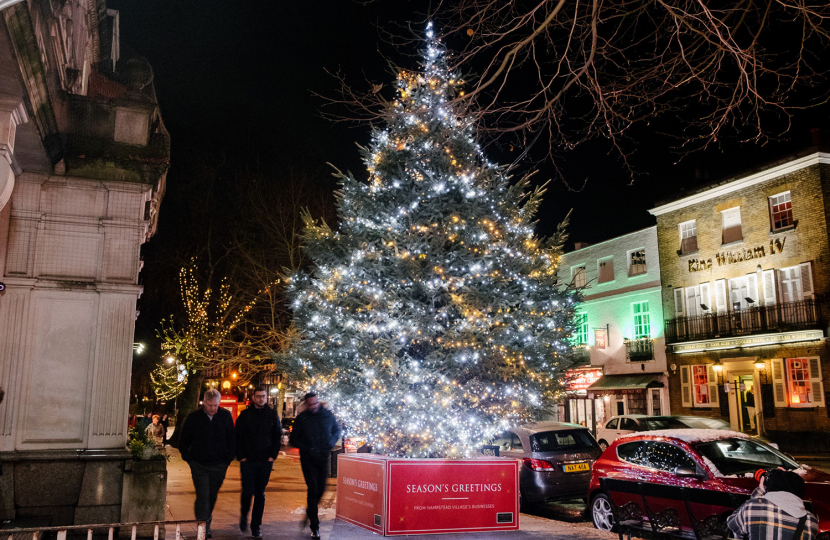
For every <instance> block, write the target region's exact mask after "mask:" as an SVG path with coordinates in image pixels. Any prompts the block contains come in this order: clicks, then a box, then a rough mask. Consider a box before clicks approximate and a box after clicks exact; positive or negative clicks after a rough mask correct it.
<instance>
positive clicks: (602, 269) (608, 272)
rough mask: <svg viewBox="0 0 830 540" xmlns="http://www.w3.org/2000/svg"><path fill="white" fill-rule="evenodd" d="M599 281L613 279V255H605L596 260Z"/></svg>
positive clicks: (606, 281) (604, 281) (605, 281)
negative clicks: (603, 257)
mask: <svg viewBox="0 0 830 540" xmlns="http://www.w3.org/2000/svg"><path fill="white" fill-rule="evenodd" d="M597 267H598V270H599V280H598V282H599V283H608V282H609V281H614V257H606V258H605V259H600V260H598V261H597Z"/></svg>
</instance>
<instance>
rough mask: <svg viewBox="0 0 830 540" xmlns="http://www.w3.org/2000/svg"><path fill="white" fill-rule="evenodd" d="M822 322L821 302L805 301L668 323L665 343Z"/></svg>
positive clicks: (770, 331)
mask: <svg viewBox="0 0 830 540" xmlns="http://www.w3.org/2000/svg"><path fill="white" fill-rule="evenodd" d="M820 323H821V311H820V310H819V303H818V300H802V301H800V302H788V303H785V304H774V305H771V306H759V307H753V308H749V309H739V310H735V311H727V312H722V313H709V314H706V315H700V316H697V317H677V318H676V319H669V320H667V321H666V342H667V343H679V342H683V341H698V340H703V339H714V338H723V337H735V336H748V335H751V334H768V333H773V332H788V331H791V330H805V329H808V328H815V327H817V326H819V324H820Z"/></svg>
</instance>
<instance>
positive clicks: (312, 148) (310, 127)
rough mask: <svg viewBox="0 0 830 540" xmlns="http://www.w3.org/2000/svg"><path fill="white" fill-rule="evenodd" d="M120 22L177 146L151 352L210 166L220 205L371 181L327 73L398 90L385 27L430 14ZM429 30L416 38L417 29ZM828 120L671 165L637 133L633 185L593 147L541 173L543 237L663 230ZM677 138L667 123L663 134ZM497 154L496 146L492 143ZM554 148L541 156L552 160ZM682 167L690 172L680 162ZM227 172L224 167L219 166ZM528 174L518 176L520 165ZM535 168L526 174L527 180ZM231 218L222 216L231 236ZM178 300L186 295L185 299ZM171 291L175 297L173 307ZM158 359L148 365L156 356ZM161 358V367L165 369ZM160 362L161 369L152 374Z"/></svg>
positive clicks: (214, 2)
mask: <svg viewBox="0 0 830 540" xmlns="http://www.w3.org/2000/svg"><path fill="white" fill-rule="evenodd" d="M108 4H109V7H110V8H113V9H118V10H120V14H121V20H120V24H121V42H122V47H130V48H131V49H133V50H134V51H135V52H137V53H138V54H140V55H142V56H144V57H145V58H147V59H148V60H149V62H150V64H151V65H152V67H153V70H154V73H155V88H156V92H157V94H158V99H159V103H160V107H161V112H162V117H163V119H164V122H165V124H166V126H167V129H168V131H169V132H170V135H171V140H172V156H171V167H170V171H169V174H168V177H167V183H168V184H167V185H168V191H167V194H166V196H165V199H164V202H163V204H162V206H161V214H160V221H159V232H158V233H157V234H156V236H155V237H154V238H153V239H152V240H151V241H150V242H149V244H147V245H145V247H144V249H143V256H144V260H145V267H144V271H143V272H142V284H143V285H144V287H145V293H144V295H143V296H142V298H141V300H140V302H139V309H140V310H141V313H142V314H141V316H140V317H139V320H138V322H137V339H139V340H142V341H145V342H152V341H156V340H154V339H153V336H154V330H155V328H157V327H158V320H159V319H160V318H161V317H165V316H167V315H169V314H170V312H171V309H172V308H171V302H175V300H176V299H175V298H170V294H169V291H170V290H171V289H170V288H169V287H163V286H162V285H165V284H166V285H169V284H170V283H175V281H176V279H177V278H176V276H177V271H178V268H179V266H180V263H181V261H182V260H183V257H186V256H188V255H187V253H186V252H187V245H186V242H183V241H182V240H183V236H182V235H183V231H187V230H193V229H194V228H198V227H199V226H200V225H201V224H200V223H199V220H200V219H204V216H199V214H198V213H195V212H193V210H192V208H191V201H192V198H193V194H194V193H195V192H198V191H199V190H203V189H206V188H205V187H204V185H202V184H201V183H200V178H201V175H202V174H203V171H204V169H203V165H204V163H210V164H212V166H213V167H214V170H217V169H218V171H219V172H218V174H217V180H216V181H215V182H213V183H211V185H210V187H209V189H211V190H213V192H214V196H215V197H216V198H218V199H219V200H221V197H222V196H223V193H225V192H227V191H229V190H228V188H229V186H228V185H227V184H226V183H227V182H230V181H231V178H232V176H233V172H234V171H237V170H240V169H244V168H246V167H255V168H264V169H271V170H281V169H287V168H302V169H305V170H307V171H308V172H309V173H310V174H313V175H320V177H321V178H322V181H323V182H329V183H330V184H331V186H332V188H334V187H335V181H334V179H329V178H330V177H329V176H328V169H327V168H326V165H325V163H326V162H331V163H332V164H334V165H336V166H337V167H338V168H340V169H342V170H347V169H348V170H351V171H352V172H354V173H355V175H356V176H358V177H365V176H366V172H365V169H364V168H363V166H362V164H361V162H360V159H359V155H358V153H357V148H356V147H355V142H357V143H360V144H368V142H369V127H368V126H367V125H346V124H333V123H332V122H330V121H328V120H326V119H324V118H322V117H321V115H320V108H321V106H322V105H323V101H322V100H321V99H320V98H319V97H315V96H314V95H313V92H316V93H320V94H325V95H332V96H333V95H334V90H335V88H336V84H335V80H334V79H333V78H332V77H331V76H329V75H327V74H326V72H325V70H326V69H328V70H330V71H342V72H343V73H344V74H345V75H346V76H347V79H348V80H349V81H351V82H353V83H354V84H355V85H357V86H361V87H363V86H365V80H366V79H367V78H368V79H370V80H372V81H374V82H379V83H384V84H386V85H387V86H386V87H385V88H387V89H388V85H389V83H391V82H392V80H393V75H392V73H391V71H390V69H389V67H388V64H387V62H386V58H388V59H390V60H392V61H394V62H396V63H398V64H400V65H402V66H404V67H414V65H413V60H412V58H411V57H410V56H408V55H411V54H413V53H415V52H416V51H414V50H407V51H400V50H395V49H394V48H393V47H392V46H391V45H389V44H387V43H385V42H384V41H383V40H382V39H381V38H380V36H379V33H378V29H377V26H378V25H379V24H381V25H384V26H385V27H389V26H390V24H392V23H391V22H390V21H393V22H396V23H398V24H401V25H405V24H406V22H407V21H409V20H411V21H415V22H417V21H422V20H423V17H422V16H421V15H419V14H418V11H419V10H420V9H423V6H425V5H426V3H425V2H407V1H405V0H377V1H375V2H372V3H369V4H367V5H364V4H360V3H356V2H352V1H349V0H295V1H285V0H282V1H279V0H246V1H245V2H239V1H234V0H117V1H116V0H110V1H109V2H108ZM421 27H422V26H414V27H413V28H414V29H420V28H421ZM828 117H830V115H829V114H828V108H824V109H821V110H813V111H810V112H809V113H807V114H804V115H802V116H800V117H798V118H796V122H795V123H794V125H793V128H792V129H791V130H790V132H789V134H787V135H786V137H787V140H785V141H782V142H780V143H774V144H772V143H771V144H768V145H766V146H765V147H763V148H759V147H756V146H752V145H739V144H734V143H730V142H729V141H726V142H724V143H720V145H718V146H717V147H712V148H710V149H709V150H708V151H706V152H699V153H696V154H693V155H690V156H686V157H684V158H683V159H682V160H681V159H680V156H679V155H677V154H675V153H673V152H672V151H671V149H670V145H668V144H667V141H669V139H667V138H666V137H664V136H662V135H661V134H660V131H661V127H660V126H659V125H656V124H655V125H649V126H639V127H638V128H637V129H636V130H635V131H634V132H633V133H632V134H631V137H632V139H634V140H635V141H638V142H636V143H634V144H632V145H631V147H630V150H631V154H630V156H629V158H630V162H631V163H632V164H633V165H634V167H635V169H636V171H637V176H636V178H635V181H634V182H633V184H632V183H631V178H630V177H629V174H628V171H626V170H625V168H624V167H622V165H621V163H620V161H619V159H618V158H617V157H615V156H614V155H613V154H611V153H609V149H608V148H607V147H605V146H603V144H602V143H596V144H590V145H587V146H584V147H582V148H581V149H579V150H578V151H577V152H574V153H572V154H569V155H568V156H566V157H565V158H564V159H563V160H562V161H560V162H559V167H560V168H559V170H560V171H561V172H562V173H563V175H564V177H563V176H560V175H559V174H558V173H557V171H556V169H555V168H554V167H552V166H551V165H550V164H542V165H541V166H539V167H537V168H538V169H539V172H538V173H537V174H536V176H535V179H536V181H537V182H544V181H546V180H548V179H552V182H551V185H550V187H549V189H548V192H547V194H546V196H545V202H544V204H543V207H542V211H541V213H540V215H539V232H540V233H542V234H547V233H550V232H551V231H552V230H553V228H554V227H555V226H556V224H557V223H558V222H559V221H560V220H561V219H562V218H563V217H564V216H565V215H566V214H567V212H568V211H569V210H571V209H573V213H572V217H571V226H570V229H569V232H570V237H571V240H572V241H586V242H592V243H593V242H598V241H602V240H605V239H608V238H611V237H614V236H618V235H621V234H625V233H628V232H631V231H634V230H637V229H640V228H643V227H647V226H650V225H653V224H654V223H655V221H654V219H653V218H652V217H651V216H650V215H649V214H648V212H647V209H649V208H651V207H653V206H654V205H655V203H656V202H658V201H661V200H664V199H666V198H671V197H673V196H680V195H681V189H684V188H685V189H690V188H694V187H695V186H698V185H704V184H707V183H710V182H712V181H714V180H717V179H720V178H725V177H728V176H730V175H734V174H736V173H738V172H740V171H743V170H747V169H752V168H755V167H757V166H759V165H762V164H763V163H765V162H768V161H769V160H771V159H775V158H777V157H781V156H784V155H786V154H788V153H791V152H793V151H795V150H798V149H802V148H805V147H808V146H810V145H811V141H812V138H811V135H810V131H809V128H811V127H817V126H822V127H827V125H828ZM667 126H671V121H670V119H669V120H667V121H666V124H665V126H663V128H666V129H668V127H667ZM482 142H483V143H486V141H482ZM543 150H544V149H543V148H541V147H540V148H538V149H535V148H533V149H531V151H530V156H532V157H541V155H540V154H541V152H542V151H543ZM486 151H487V154H488V156H489V157H490V159H491V160H492V161H496V162H499V163H510V162H512V161H513V160H514V159H516V155H517V154H518V153H519V152H520V151H521V150H520V149H516V150H514V151H513V152H511V151H510V150H509V148H508V147H507V145H503V146H498V145H494V144H491V145H489V146H487V150H486ZM678 160H679V162H678ZM217 164H218V165H217ZM520 165H521V164H520ZM529 167H531V164H530V163H528V164H527V166H526V167H525V168H524V169H522V167H521V166H520V168H519V170H527V169H528V168H529ZM233 217H234V216H232V215H222V212H221V211H217V212H216V215H214V216H210V217H209V219H212V220H215V223H214V224H215V226H217V227H230V226H232V223H233ZM172 290H175V287H174V289H172ZM164 291H168V292H167V293H165V292H164ZM152 355H153V353H152V352H151V356H152ZM156 358H158V357H157V356H156ZM153 361H155V360H153Z"/></svg>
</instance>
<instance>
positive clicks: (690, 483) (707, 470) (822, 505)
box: [588, 429, 830, 534]
mask: <svg viewBox="0 0 830 540" xmlns="http://www.w3.org/2000/svg"><path fill="white" fill-rule="evenodd" d="M776 467H783V468H784V469H787V470H794V471H795V472H797V473H798V474H799V475H801V477H802V478H804V481H805V483H806V488H807V489H806V494H805V496H804V498H805V499H806V500H809V501H811V502H812V509H813V512H814V513H815V514H816V515H817V516H818V519H819V531H827V530H830V474H826V473H823V472H820V471H817V470H815V469H810V468H806V467H803V466H800V465H799V464H798V463H796V462H795V461H793V460H792V458H790V457H788V456H787V455H786V454H783V453H781V452H780V451H778V450H776V449H775V448H772V447H771V446H769V445H767V444H765V443H763V442H760V441H758V440H755V439H751V438H750V437H749V436H747V435H744V434H743V433H736V432H732V431H723V430H717V429H668V430H662V431H649V432H640V433H633V434H631V435H626V436H623V437H620V438H619V439H617V440H616V441H614V442H613V443H611V445H610V446H609V447H608V448H607V449H606V450H605V451H604V452H603V453H602V455H601V456H600V457H599V459H598V460H597V461H596V462H595V463H594V468H593V471H592V474H591V483H590V487H589V488H588V501H589V504H590V510H591V518H592V520H593V522H594V526H595V527H596V528H598V529H603V530H611V529H612V528H613V526H614V518H613V515H612V513H611V502H612V501H613V503H615V504H616V505H617V506H622V505H624V504H626V503H627V502H629V501H634V502H637V496H635V495H631V494H625V493H617V492H615V493H614V494H613V499H611V500H609V494H608V493H604V492H603V491H602V489H601V487H600V481H599V479H600V478H603V477H606V478H609V479H618V480H629V481H634V482H643V483H653V484H663V485H668V486H677V487H687V488H697V490H700V489H704V490H710V491H716V492H726V493H735V494H739V495H744V496H747V495H749V494H750V493H752V491H753V490H754V489H755V488H756V487H758V482H757V481H756V480H755V478H754V473H755V471H756V470H758V469H771V468H776ZM648 499H649V500H648V504H649V506H650V507H651V509H652V510H653V511H654V512H655V513H657V512H661V511H663V510H665V509H667V508H670V507H671V508H676V509H678V510H679V511H678V514H679V516H680V520H681V523H682V525H683V527H684V529H686V528H687V527H691V524H690V523H689V522H688V521H689V520H688V517H687V512H686V511H685V510H683V504H684V503H682V502H679V501H677V500H671V499H661V498H659V497H651V496H649V498H648ZM719 499H721V500H722V499H724V497H719ZM692 510H693V514H694V515H695V517H696V518H697V519H700V518H701V517H703V516H711V515H718V516H722V517H724V518H725V516H728V515H729V514H731V513H732V511H733V510H734V507H731V508H730V507H725V506H716V505H713V504H705V503H700V502H695V503H694V504H693V505H692ZM688 530H689V531H690V534H691V529H688Z"/></svg>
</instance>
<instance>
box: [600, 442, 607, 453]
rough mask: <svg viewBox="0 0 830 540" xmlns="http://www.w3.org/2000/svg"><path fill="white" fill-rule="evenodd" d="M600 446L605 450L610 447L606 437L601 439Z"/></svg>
mask: <svg viewBox="0 0 830 540" xmlns="http://www.w3.org/2000/svg"><path fill="white" fill-rule="evenodd" d="M599 447H600V448H601V449H602V451H603V452H604V451H605V449H606V448H608V443H607V442H605V439H603V440H601V441H599Z"/></svg>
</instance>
